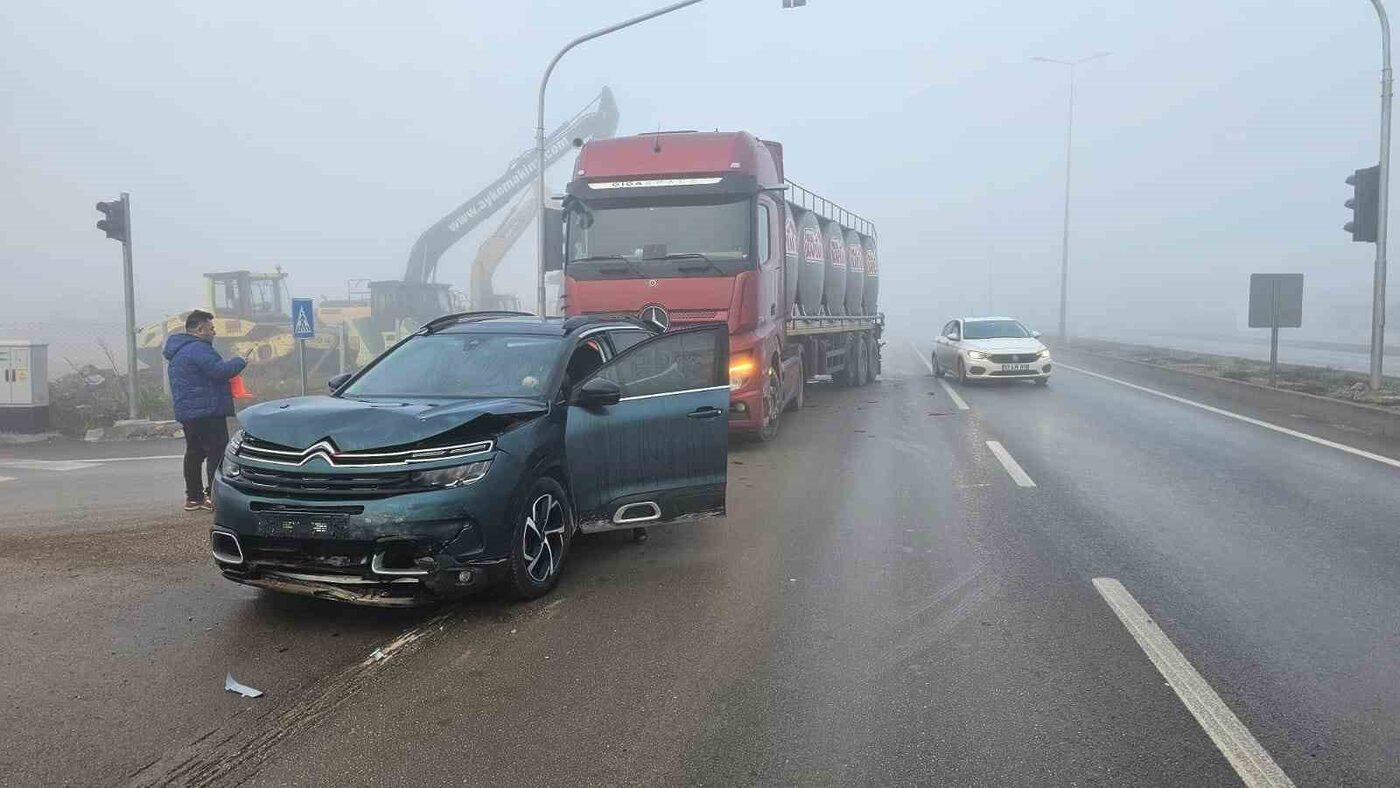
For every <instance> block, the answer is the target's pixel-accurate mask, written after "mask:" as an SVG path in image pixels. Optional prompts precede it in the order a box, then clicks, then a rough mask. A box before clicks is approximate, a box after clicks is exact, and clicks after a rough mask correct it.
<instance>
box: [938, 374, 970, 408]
mask: <svg viewBox="0 0 1400 788" xmlns="http://www.w3.org/2000/svg"><path fill="white" fill-rule="evenodd" d="M938 382H939V384H940V385H942V386H943V390H944V391H946V392H948V398H949V399H951V400H952V401H953V404H954V405H957V406H958V410H967V403H966V402H963V398H962V397H959V396H958V392H956V391H953V387H952V386H949V385H948V381H946V380H944V379H943V378H939V379H938Z"/></svg>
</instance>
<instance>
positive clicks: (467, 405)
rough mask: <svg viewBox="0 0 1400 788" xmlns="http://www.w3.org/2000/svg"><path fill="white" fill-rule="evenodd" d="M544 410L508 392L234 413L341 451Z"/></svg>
mask: <svg viewBox="0 0 1400 788" xmlns="http://www.w3.org/2000/svg"><path fill="white" fill-rule="evenodd" d="M548 410H549V406H548V405H547V404H546V403H545V401H544V400H539V399H520V398H513V397H512V398H502V399H471V400H449V401H442V400H432V401H427V400H409V401H403V400H399V399H395V400H357V399H348V398H341V397H325V396H320V397H298V398H296V399H286V400H277V401H274V402H264V403H262V404H260V405H254V406H252V407H250V408H247V409H246V410H244V411H242V412H241V413H239V414H238V422H239V424H241V425H242V426H243V429H244V431H245V432H246V433H247V434H248V435H250V436H252V437H254V438H257V439H259V440H263V441H267V442H269V443H275V444H277V445H279V446H286V447H287V448H289V449H306V448H310V447H311V446H312V445H313V444H315V443H316V442H317V441H319V440H322V439H323V438H329V439H330V441H331V443H333V444H335V447H336V448H337V449H340V450H341V451H362V450H365V449H378V448H387V447H391V446H406V445H409V444H413V443H417V442H419V441H421V440H423V439H425V438H431V437H433V436H434V435H440V434H442V433H444V432H448V431H450V430H454V429H456V428H458V427H462V426H464V425H467V424H470V423H472V422H480V424H481V427H482V429H483V433H484V434H486V433H491V432H494V431H498V430H499V429H502V428H503V427H504V426H505V425H507V424H510V423H513V422H517V421H522V420H528V419H532V418H535V417H537V416H541V415H543V414H544V413H546V412H547V411H548ZM493 422H494V423H493Z"/></svg>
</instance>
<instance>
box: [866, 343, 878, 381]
mask: <svg viewBox="0 0 1400 788" xmlns="http://www.w3.org/2000/svg"><path fill="white" fill-rule="evenodd" d="M867 347H868V348H869V350H870V352H869V353H868V354H867V355H866V364H865V368H866V369H867V370H868V371H869V375H868V377H869V378H870V382H872V383H873V382H875V381H877V380H879V379H880V343H879V342H876V341H875V340H874V339H871V340H870V341H869V342H868V343H867Z"/></svg>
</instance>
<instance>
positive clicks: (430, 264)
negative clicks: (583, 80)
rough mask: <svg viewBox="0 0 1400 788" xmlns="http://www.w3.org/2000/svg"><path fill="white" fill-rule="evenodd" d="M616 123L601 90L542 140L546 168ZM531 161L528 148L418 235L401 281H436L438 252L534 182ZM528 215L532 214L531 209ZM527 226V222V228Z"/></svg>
mask: <svg viewBox="0 0 1400 788" xmlns="http://www.w3.org/2000/svg"><path fill="white" fill-rule="evenodd" d="M617 120H618V114H617V103H616V102H615V101H614V100H613V95H612V91H611V90H609V89H608V88H603V90H602V92H601V93H599V94H598V97H597V98H596V99H594V100H593V101H592V102H590V103H589V105H588V106H587V107H585V108H584V109H583V110H582V111H581V112H579V113H578V114H577V115H575V116H574V117H572V118H570V119H569V120H568V121H566V122H565V123H563V124H562V125H560V126H559V128H557V129H555V130H554V132H553V133H552V134H550V135H549V137H547V138H546V139H545V166H549V165H550V164H553V163H554V162H556V161H558V160H559V159H560V158H561V157H563V156H564V154H565V153H567V152H569V150H570V149H571V148H572V146H573V145H572V144H573V141H574V140H575V139H582V140H584V141H588V140H590V139H603V138H607V137H611V136H612V135H613V133H614V132H615V131H617ZM536 159H537V155H536V152H535V149H534V148H533V147H532V148H530V149H529V150H527V151H525V152H524V153H522V154H520V156H518V157H516V159H515V160H514V161H512V162H511V163H510V166H509V167H507V168H506V171H505V173H504V174H503V175H501V177H499V178H497V179H496V180H495V181H493V182H492V183H491V185H489V186H487V187H486V188H485V189H482V190H481V191H480V192H478V193H477V194H476V195H474V196H472V198H471V199H469V200H467V201H466V202H464V203H462V204H461V205H459V206H457V208H456V209H455V210H453V211H452V213H450V214H448V215H447V216H444V217H443V218H442V219H440V220H438V222H437V223H436V224H434V225H433V226H432V227H429V228H428V229H427V230H425V231H424V232H423V234H422V235H420V236H418V240H417V241H416V242H415V243H414V244H413V249H412V251H410V252H409V255H408V268H407V270H405V271H404V277H403V280H404V281H405V282H412V283H418V284H427V283H429V282H432V281H435V280H436V278H437V267H438V261H439V260H440V259H441V258H442V255H443V253H444V252H446V251H447V250H448V248H449V247H451V246H452V244H454V243H456V242H457V241H459V240H461V239H462V238H463V237H464V236H465V235H466V234H467V233H470V232H471V231H472V230H474V229H475V228H476V227H478V226H479V225H480V224H481V223H482V222H484V221H486V220H487V219H488V218H489V217H490V216H491V215H492V214H494V213H495V212H496V211H497V210H499V209H500V207H501V206H502V205H504V204H505V203H507V202H509V201H510V199H511V198H512V197H514V196H515V195H516V194H517V193H518V192H519V191H520V190H521V189H523V188H525V187H526V186H528V185H529V184H530V183H531V182H532V181H533V180H534V178H535V177H536V174H537V172H538V168H539V163H538V161H537V160H536ZM527 202H528V201H527ZM516 207H517V209H518V208H519V207H520V206H519V205H517V206H516ZM533 210H536V209H535V208H534V206H532V211H533ZM512 213H513V214H514V213H515V212H514V211H513V212H512ZM531 218H533V213H532V214H531ZM528 223H529V221H528V219H527V220H526V224H528ZM522 229H523V228H522ZM517 237H518V234H517ZM503 253H504V252H502V254H503ZM498 262H499V261H498ZM473 293H475V288H473Z"/></svg>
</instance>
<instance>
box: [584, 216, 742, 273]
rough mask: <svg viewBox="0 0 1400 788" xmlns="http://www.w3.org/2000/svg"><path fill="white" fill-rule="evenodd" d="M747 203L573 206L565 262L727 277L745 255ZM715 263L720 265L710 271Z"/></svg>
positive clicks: (622, 268) (714, 266)
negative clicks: (567, 252) (574, 207)
mask: <svg viewBox="0 0 1400 788" xmlns="http://www.w3.org/2000/svg"><path fill="white" fill-rule="evenodd" d="M750 205H751V202H750V201H749V200H746V199H745V200H736V201H729V202H721V203H695V202H687V203H684V204H662V205H626V206H607V207H595V208H592V209H586V208H584V207H579V208H576V209H574V210H571V211H570V212H569V262H570V263H571V264H573V263H584V264H588V263H596V264H597V265H598V267H602V268H606V267H609V266H611V267H613V268H620V269H621V270H623V271H628V272H630V273H633V275H637V276H640V275H645V276H667V275H672V276H675V275H680V276H685V275H699V276H705V275H712V276H720V275H726V274H730V273H732V272H731V271H730V270H729V269H730V268H732V266H733V263H735V262H736V261H743V260H745V259H747V257H748V249H749V225H750V216H749V214H750V210H749V208H750ZM726 262H727V263H729V265H728V266H723V264H724V263H726ZM716 263H719V264H721V266H723V267H721V268H719V270H716V268H717V267H716Z"/></svg>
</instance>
